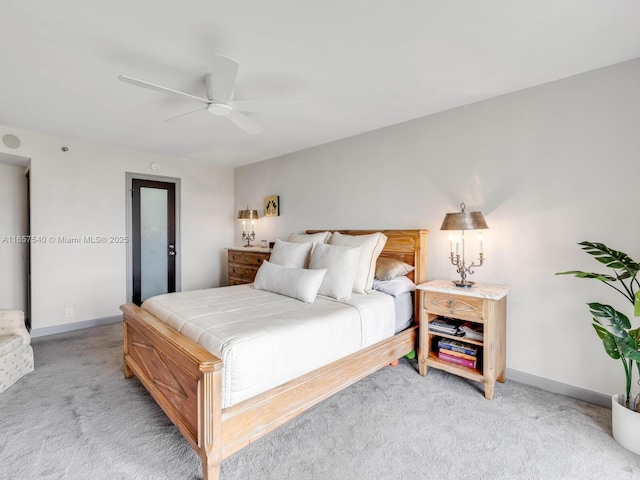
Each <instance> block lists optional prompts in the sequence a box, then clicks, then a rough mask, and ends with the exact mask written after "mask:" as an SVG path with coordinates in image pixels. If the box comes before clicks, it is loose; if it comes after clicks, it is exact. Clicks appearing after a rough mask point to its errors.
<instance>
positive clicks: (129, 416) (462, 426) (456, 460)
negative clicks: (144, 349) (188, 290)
mask: <svg viewBox="0 0 640 480" xmlns="http://www.w3.org/2000/svg"><path fill="white" fill-rule="evenodd" d="M121 336H122V327H121V325H120V324H114V325H106V326H101V327H95V328H90V329H86V330H81V331H77V332H72V333H66V334H60V335H54V336H50V337H43V338H38V339H35V340H34V341H33V344H34V350H35V357H36V371H35V372H34V373H30V374H29V375H27V376H26V377H24V378H23V379H22V380H21V381H19V382H18V383H17V384H16V385H14V386H13V387H11V388H9V389H8V390H7V391H5V392H4V393H2V394H0V412H1V413H0V414H1V417H0V478H1V479H3V480H4V479H11V480H32V479H78V480H80V479H82V480H86V479H109V480H114V479H154V480H156V479H172V480H173V479H189V480H193V479H198V478H200V475H201V467H200V461H199V459H198V457H197V456H196V454H195V453H194V452H193V450H192V449H191V447H190V446H189V445H188V443H187V442H186V441H185V440H184V439H183V438H182V436H181V435H180V434H179V433H178V431H177V429H176V428H175V427H173V425H172V424H171V423H170V422H169V421H168V420H167V418H166V417H165V415H164V413H163V412H162V411H161V410H160V409H159V407H157V406H156V405H155V403H154V402H153V400H152V399H151V397H150V396H149V395H148V394H147V392H146V391H145V390H144V388H143V387H142V386H141V384H140V383H139V382H138V381H137V380H136V379H131V380H126V379H124V378H123V376H122V358H121V357H122V353H121ZM481 391H482V386H481V385H479V384H476V383H473V382H469V381H466V380H464V379H460V378H458V377H455V376H453V375H448V374H446V373H443V372H440V371H437V370H431V371H430V372H429V374H428V375H427V377H424V378H423V377H421V376H419V375H418V373H417V372H416V371H415V367H414V365H412V364H411V363H409V362H407V361H404V360H403V361H402V362H401V363H400V365H399V366H397V367H387V368H384V369H382V370H380V371H379V372H377V373H375V374H373V375H371V376H369V377H368V378H366V379H364V380H362V381H361V382H359V383H357V384H355V385H354V386H352V387H350V388H348V389H346V390H345V391H343V392H341V393H339V394H337V395H335V396H334V397H332V398H330V399H328V400H327V401H325V402H323V403H321V404H320V405H318V406H316V407H315V408H313V409H312V410H311V411H309V412H306V413H305V414H303V415H301V416H299V417H297V418H296V419H294V420H293V421H291V422H289V423H288V424H287V425H285V426H283V427H281V428H280V429H278V430H276V431H274V432H272V433H271V434H269V435H267V436H266V437H264V438H262V439H261V440H258V441H257V442H255V443H253V444H251V445H249V446H248V447H246V448H244V449H243V450H241V451H240V452H238V453H236V454H235V455H232V456H231V457H230V458H228V459H226V460H224V461H223V463H222V473H221V477H222V480H241V479H242V480H254V479H256V480H263V479H265V480H266V479H278V480H282V479H296V480H305V479H309V480H311V479H314V480H316V479H322V480H324V479H327V480H334V479H340V480H360V479H362V480H364V479H367V480H371V479H374V480H375V479H394V480H396V479H397V480H401V479H434V480H435V479H438V480H444V479H465V480H474V479H617V480H621V479H640V456H637V455H635V454H633V453H630V452H628V451H627V450H625V449H623V448H622V447H620V446H619V445H618V444H617V443H616V442H615V441H614V440H613V438H612V437H611V429H610V415H611V411H610V410H608V409H605V408H602V407H599V406H595V405H591V404H587V403H583V402H579V401H576V400H573V399H570V398H567V397H563V396H560V395H556V394H552V393H548V392H545V391H541V390H539V389H536V388H533V387H529V386H526V385H522V384H518V383H515V382H512V381H509V380H507V383H505V384H497V385H496V392H495V396H494V399H493V400H492V401H488V400H485V398H484V397H483V395H482V393H481ZM639 434H640V432H639Z"/></svg>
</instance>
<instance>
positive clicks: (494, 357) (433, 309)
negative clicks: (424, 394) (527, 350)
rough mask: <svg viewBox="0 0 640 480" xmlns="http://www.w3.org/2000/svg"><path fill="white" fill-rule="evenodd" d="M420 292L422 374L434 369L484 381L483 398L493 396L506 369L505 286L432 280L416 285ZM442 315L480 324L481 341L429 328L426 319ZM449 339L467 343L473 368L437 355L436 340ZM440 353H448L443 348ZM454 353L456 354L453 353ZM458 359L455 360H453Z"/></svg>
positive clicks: (428, 320) (419, 351)
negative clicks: (464, 284) (481, 331)
mask: <svg viewBox="0 0 640 480" xmlns="http://www.w3.org/2000/svg"><path fill="white" fill-rule="evenodd" d="M417 288H418V292H419V295H420V301H421V302H420V305H421V309H420V342H419V348H418V365H419V370H420V374H421V375H426V374H427V369H428V368H437V369H439V370H443V371H445V372H448V373H451V374H454V375H458V376H460V377H463V378H467V379H469V380H473V381H475V382H480V383H483V384H484V392H485V397H486V398H487V399H489V400H490V399H491V398H493V391H494V386H495V382H496V381H498V382H504V380H505V378H504V373H505V368H506V315H507V293H508V291H509V289H508V288H506V287H499V286H490V285H478V284H476V285H474V286H473V287H471V288H460V287H456V286H455V285H453V284H452V283H451V282H450V281H448V280H435V281H431V282H427V283H423V284H421V285H418V287H417ZM437 318H445V319H451V320H454V321H464V322H470V323H471V324H477V325H482V329H483V333H482V335H483V338H482V340H474V339H470V338H466V337H464V336H462V337H461V336H457V335H450V334H446V333H441V332H439V331H435V330H432V329H430V328H429V322H430V321H432V320H434V319H437ZM441 338H442V339H450V340H455V341H456V342H460V343H462V344H467V345H468V346H469V348H470V349H471V350H473V349H474V348H475V349H476V353H474V354H473V355H472V359H473V360H475V368H470V367H467V366H463V365H457V364H456V363H451V362H448V361H445V360H442V359H441V358H439V357H438V350H439V348H438V340H439V339H441ZM442 352H443V353H450V352H449V350H447V349H442ZM454 356H455V355H454ZM455 360H456V361H459V360H458V359H455Z"/></svg>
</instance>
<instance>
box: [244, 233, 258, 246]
mask: <svg viewBox="0 0 640 480" xmlns="http://www.w3.org/2000/svg"><path fill="white" fill-rule="evenodd" d="M255 239H256V232H254V231H252V232H251V233H249V232H245V231H244V230H243V231H242V241H243V242H247V243H246V245H243V247H253V245H251V242H253V241H254V240H255Z"/></svg>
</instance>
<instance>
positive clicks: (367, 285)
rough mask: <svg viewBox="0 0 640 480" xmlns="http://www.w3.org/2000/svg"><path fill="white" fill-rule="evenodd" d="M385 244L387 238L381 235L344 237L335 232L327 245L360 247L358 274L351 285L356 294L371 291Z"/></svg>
mask: <svg viewBox="0 0 640 480" xmlns="http://www.w3.org/2000/svg"><path fill="white" fill-rule="evenodd" d="M386 243H387V237H386V236H385V235H383V234H382V233H380V232H378V233H371V234H368V235H344V234H342V233H339V232H336V233H334V234H333V235H331V238H330V239H329V244H331V245H344V246H348V247H356V246H361V247H362V248H361V250H360V259H359V260H358V272H357V273H356V280H355V282H354V284H353V291H354V292H356V293H369V292H370V291H371V289H372V284H373V277H374V275H375V273H376V261H377V260H378V257H379V256H380V252H382V249H383V248H384V245H385V244H386Z"/></svg>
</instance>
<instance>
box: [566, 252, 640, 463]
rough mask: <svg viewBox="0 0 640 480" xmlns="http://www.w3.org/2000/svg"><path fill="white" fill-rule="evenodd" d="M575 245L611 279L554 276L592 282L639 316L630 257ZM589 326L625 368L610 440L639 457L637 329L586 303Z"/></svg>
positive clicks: (639, 288) (639, 287)
mask: <svg viewBox="0 0 640 480" xmlns="http://www.w3.org/2000/svg"><path fill="white" fill-rule="evenodd" d="M578 245H581V246H582V249H583V250H584V251H585V252H587V253H588V254H589V255H593V256H594V257H595V259H596V260H597V261H598V262H600V263H602V264H604V265H606V266H607V267H609V268H610V269H611V270H612V272H613V275H609V274H603V273H592V272H582V271H578V270H571V271H568V272H558V273H556V275H574V276H576V277H578V278H593V279H596V280H599V281H601V282H603V283H604V284H605V285H607V286H609V287H611V288H613V289H614V290H616V291H618V292H619V293H620V294H621V295H622V296H623V297H624V298H626V299H627V300H628V301H629V302H631V304H632V305H634V315H635V316H640V282H639V280H638V278H637V276H638V272H639V271H640V264H638V262H636V261H635V260H633V259H632V258H631V257H629V255H627V254H626V253H623V252H619V251H617V250H613V249H611V248H609V247H607V246H606V245H605V244H604V243H596V242H580V243H579V244H578ZM587 305H588V306H589V310H590V312H591V315H593V318H592V325H593V328H594V329H595V331H596V334H597V335H598V337H599V338H600V339H601V340H602V344H603V346H604V350H605V352H607V354H608V355H609V356H610V357H611V358H613V359H616V360H618V359H619V360H620V361H621V362H622V365H623V367H624V373H625V378H626V389H625V393H624V394H616V395H613V397H612V400H611V410H612V429H613V437H614V438H615V439H616V440H617V441H618V443H620V444H621V445H622V446H623V447H625V448H627V449H629V450H631V451H632V452H634V453H637V454H640V435H639V434H638V432H640V413H639V411H640V395H637V396H635V398H632V396H631V384H632V383H633V369H634V365H635V367H636V368H637V370H638V374H639V375H640V349H639V348H638V345H639V344H640V328H635V329H634V328H632V325H631V322H630V321H629V318H628V317H627V316H626V315H625V314H623V313H621V312H619V311H617V310H616V309H615V308H613V307H612V306H610V305H603V304H601V303H597V302H593V303H588V304H587Z"/></svg>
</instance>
